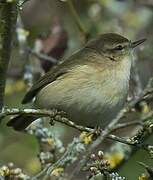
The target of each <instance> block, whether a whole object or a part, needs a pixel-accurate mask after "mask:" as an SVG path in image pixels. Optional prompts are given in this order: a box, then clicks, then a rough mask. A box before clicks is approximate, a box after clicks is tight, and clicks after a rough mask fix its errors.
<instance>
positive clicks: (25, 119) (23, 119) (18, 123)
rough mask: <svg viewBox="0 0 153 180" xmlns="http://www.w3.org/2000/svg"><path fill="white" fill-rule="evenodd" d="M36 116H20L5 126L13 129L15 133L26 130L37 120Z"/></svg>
mask: <svg viewBox="0 0 153 180" xmlns="http://www.w3.org/2000/svg"><path fill="white" fill-rule="evenodd" d="M38 118H39V117H38V116H36V115H35V116H32V115H25V114H21V115H19V116H16V117H14V118H13V119H11V120H10V121H9V122H8V123H7V126H9V127H13V128H14V129H15V130H16V131H23V130H24V129H25V128H27V127H28V126H29V125H30V124H31V123H32V122H33V121H35V120H36V119H38Z"/></svg>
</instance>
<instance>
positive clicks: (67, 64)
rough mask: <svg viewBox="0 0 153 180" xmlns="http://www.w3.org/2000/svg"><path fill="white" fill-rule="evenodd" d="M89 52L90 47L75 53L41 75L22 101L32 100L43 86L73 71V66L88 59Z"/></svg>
mask: <svg viewBox="0 0 153 180" xmlns="http://www.w3.org/2000/svg"><path fill="white" fill-rule="evenodd" d="M89 53H90V51H89V49H87V50H85V49H82V50H80V51H78V52H77V53H75V54H73V55H72V56H71V57H69V58H68V59H67V60H65V61H63V62H62V63H61V64H59V65H58V66H57V67H55V68H53V69H52V70H50V71H49V72H47V73H46V74H45V75H44V76H43V77H41V78H40V79H39V80H38V81H36V83H34V85H33V86H32V88H31V89H30V90H29V91H28V92H27V94H26V95H25V97H24V98H23V100H22V103H23V104H25V103H28V102H30V101H31V100H32V99H33V98H34V97H35V96H36V95H37V93H38V92H39V91H40V90H41V89H42V88H43V87H45V86H46V85H48V84H49V83H51V82H53V81H55V80H56V79H57V78H58V77H60V76H62V75H64V74H65V73H67V72H69V71H71V67H74V66H75V65H78V64H82V63H85V62H86V60H87V59H88V58H87V56H88V54H89Z"/></svg>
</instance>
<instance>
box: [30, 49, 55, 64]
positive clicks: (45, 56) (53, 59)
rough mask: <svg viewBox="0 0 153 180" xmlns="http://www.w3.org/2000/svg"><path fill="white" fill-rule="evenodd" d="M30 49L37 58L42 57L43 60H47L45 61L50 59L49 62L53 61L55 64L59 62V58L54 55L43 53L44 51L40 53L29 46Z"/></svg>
mask: <svg viewBox="0 0 153 180" xmlns="http://www.w3.org/2000/svg"><path fill="white" fill-rule="evenodd" d="M28 51H29V52H30V53H31V54H32V55H34V56H36V57H37V58H39V59H40V60H41V59H42V60H43V61H44V60H45V61H49V62H51V63H53V64H57V63H58V61H57V59H55V58H53V57H51V56H48V55H46V54H43V53H38V52H36V51H35V50H33V49H31V48H28Z"/></svg>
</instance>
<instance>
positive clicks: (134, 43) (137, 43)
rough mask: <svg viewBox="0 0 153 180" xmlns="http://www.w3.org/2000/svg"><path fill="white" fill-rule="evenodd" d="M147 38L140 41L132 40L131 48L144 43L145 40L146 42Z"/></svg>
mask: <svg viewBox="0 0 153 180" xmlns="http://www.w3.org/2000/svg"><path fill="white" fill-rule="evenodd" d="M146 40H147V39H140V40H138V41H135V42H132V43H131V48H135V47H136V46H138V45H140V44H142V43H143V42H145V41H146Z"/></svg>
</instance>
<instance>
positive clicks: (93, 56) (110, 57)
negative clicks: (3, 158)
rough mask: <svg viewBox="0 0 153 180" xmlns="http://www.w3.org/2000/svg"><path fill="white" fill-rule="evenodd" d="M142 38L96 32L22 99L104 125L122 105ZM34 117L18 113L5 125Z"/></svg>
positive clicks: (79, 120) (20, 127) (83, 121)
mask: <svg viewBox="0 0 153 180" xmlns="http://www.w3.org/2000/svg"><path fill="white" fill-rule="evenodd" d="M145 40H146V39H140V40H138V41H134V42H132V41H131V40H128V39H127V38H125V37H123V36H121V35H119V34H116V33H106V34H101V35H99V36H98V37H96V38H94V39H92V40H90V41H89V42H87V43H86V44H85V45H84V47H82V48H81V49H80V50H78V51H77V52H75V53H74V54H72V55H71V56H70V57H68V58H67V59H66V60H64V61H62V62H61V63H59V65H57V66H56V67H55V68H53V69H51V70H50V71H49V72H47V73H46V74H45V75H44V76H42V77H41V78H40V79H39V80H38V81H36V82H35V83H34V84H33V86H32V87H31V89H30V90H29V91H28V92H27V94H26V95H25V97H24V98H23V101H22V103H23V104H25V103H29V102H31V101H32V100H33V99H34V98H35V101H34V104H35V106H36V107H39V108H42V109H47V110H51V109H57V110H59V111H64V112H65V113H66V117H67V118H68V119H69V120H71V121H73V122H75V123H76V124H78V125H82V126H85V127H97V126H98V127H101V128H104V127H106V125H108V124H109V123H110V122H111V120H112V119H113V118H115V117H116V116H117V114H118V113H119V111H120V110H121V109H122V108H123V107H124V105H125V102H126V98H127V94H128V89H129V80H130V74H131V65H132V52H133V49H134V48H135V47H136V46H138V45H140V44H142V43H143V42H144V41H145ZM37 118H38V117H36V116H32V115H22V114H21V115H18V116H16V117H14V118H13V119H11V120H10V121H9V122H8V123H7V126H9V127H13V128H14V129H15V130H17V131H22V130H24V129H25V128H27V127H28V126H29V125H30V124H31V123H32V122H33V121H34V120H36V119H37Z"/></svg>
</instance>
